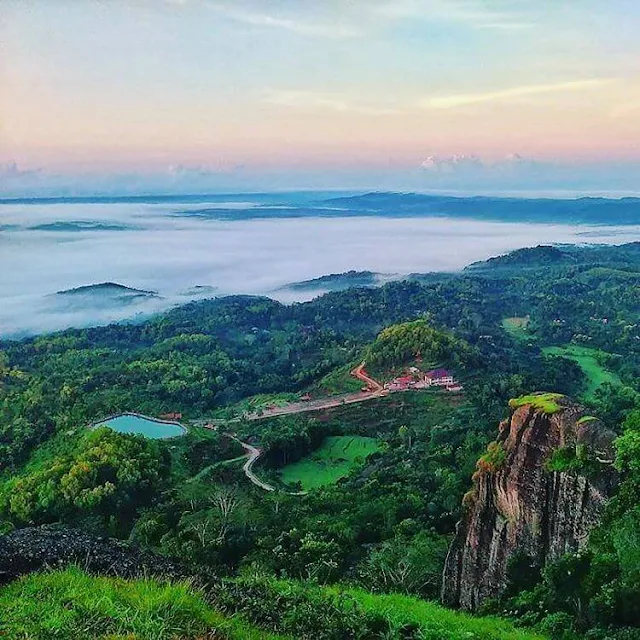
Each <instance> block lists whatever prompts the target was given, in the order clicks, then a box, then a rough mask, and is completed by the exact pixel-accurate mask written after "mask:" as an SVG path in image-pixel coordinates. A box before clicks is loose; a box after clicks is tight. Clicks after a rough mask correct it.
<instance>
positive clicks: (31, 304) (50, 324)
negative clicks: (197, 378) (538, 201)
mask: <svg viewBox="0 0 640 640" xmlns="http://www.w3.org/2000/svg"><path fill="white" fill-rule="evenodd" d="M251 204H252V203H245V204H243V203H234V205H233V207H234V208H242V207H243V206H246V207H248V206H251ZM202 206H203V204H202V203H199V204H198V205H193V204H187V205H181V204H175V203H174V204H161V205H159V204H141V203H133V204H131V203H126V204H122V203H120V204H76V203H74V204H11V205H0V273H2V278H1V279H0V335H1V336H13V335H24V334H27V333H35V332H42V331H51V330H56V329H62V328H65V327H68V326H86V325H90V324H99V323H105V322H109V321H113V320H120V319H124V318H131V317H135V316H136V315H139V314H141V313H144V314H146V313H150V312H152V311H157V310H160V309H166V308H168V307H170V306H173V305H175V304H179V303H184V302H186V301H188V300H191V299H197V298H199V297H211V296H212V291H213V292H214V294H215V295H224V294H232V293H249V294H265V295H269V296H271V297H275V298H277V299H279V300H282V301H284V302H291V301H294V300H303V299H309V298H311V297H314V296H315V295H318V293H320V292H319V291H317V290H316V291H308V290H305V291H295V292H294V291H290V290H288V289H286V288H285V289H282V287H283V286H284V285H287V284H289V283H293V282H298V281H301V280H307V279H311V278H315V277H318V276H321V275H324V274H328V273H339V272H343V271H348V270H351V269H354V270H370V271H375V272H380V273H384V274H397V275H403V274H408V273H416V272H428V271H451V270H458V269H461V268H462V267H464V266H465V265H467V264H469V263H470V262H474V261H476V260H482V259H485V258H488V257H491V256H495V255H498V254H501V253H505V252H507V251H509V250H512V249H516V248H519V247H524V246H533V245H536V244H540V243H608V244H621V243H623V242H629V241H633V240H637V239H638V238H639V237H640V226H626V227H612V226H608V227H597V226H589V227H587V226H578V227H576V226H568V225H543V224H523V223H499V222H481V221H471V220H460V219H457V220H452V219H444V218H419V217H411V218H385V217H366V218H364V217H362V218H361V217H348V218H336V217H333V218H316V217H302V218H291V219H269V218H267V219H253V220H241V221H229V220H215V219H202V218H198V217H179V216H176V215H175V213H176V212H177V211H184V210H185V209H189V207H192V208H194V209H197V208H202ZM206 206H207V207H209V208H213V207H215V206H216V203H206ZM221 206H222V205H221ZM224 206H227V205H226V204H225V205H224ZM100 282H116V283H119V284H123V285H126V286H128V287H134V288H137V289H144V290H152V291H157V292H158V293H159V295H160V296H161V297H160V298H152V299H147V300H145V299H135V300H134V301H131V302H129V303H128V304H114V305H104V304H95V305H93V304H91V303H90V302H87V306H86V307H85V306H84V303H83V304H82V305H78V303H77V301H76V302H75V303H74V304H70V303H69V302H68V300H67V299H66V298H67V297H65V296H56V295H55V293H56V292H57V291H60V290H65V289H70V288H74V287H79V286H83V285H90V284H94V283H100ZM194 287H196V288H194ZM198 287H201V288H198ZM212 288H215V289H212ZM105 306H106V308H105Z"/></svg>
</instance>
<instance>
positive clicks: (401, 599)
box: [345, 589, 542, 640]
mask: <svg viewBox="0 0 640 640" xmlns="http://www.w3.org/2000/svg"><path fill="white" fill-rule="evenodd" d="M345 593H347V594H349V595H350V596H351V597H352V598H354V600H356V602H358V603H359V604H360V605H361V606H362V608H363V609H364V610H365V611H371V612H375V613H378V614H382V615H383V616H384V617H385V618H388V619H389V620H391V621H392V622H393V623H394V624H395V625H396V626H397V627H403V626H405V625H407V626H412V625H415V626H417V627H418V628H419V629H420V631H421V632H422V634H423V637H425V638H434V639H436V638H437V639H442V640H444V639H445V638H446V640H464V639H466V638H482V639H483V640H542V636H539V635H537V634H535V633H532V632H531V631H522V630H520V629H516V628H515V627H514V626H513V625H512V624H511V623H510V622H508V621H507V620H503V619H500V618H493V617H476V616H471V615H466V614H464V613H460V612H458V611H452V610H450V609H445V608H444V607H441V606H439V605H437V604H435V603H433V602H427V601H425V600H418V599H417V598H412V597H409V596H403V595H399V594H390V595H376V594H372V593H370V592H368V591H363V590H361V589H348V590H346V591H345Z"/></svg>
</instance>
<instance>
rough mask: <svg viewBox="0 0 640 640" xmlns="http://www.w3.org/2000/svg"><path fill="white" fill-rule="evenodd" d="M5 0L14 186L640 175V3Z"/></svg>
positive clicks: (1, 74)
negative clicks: (134, 177)
mask: <svg viewBox="0 0 640 640" xmlns="http://www.w3.org/2000/svg"><path fill="white" fill-rule="evenodd" d="M0 4H1V8H0V11H1V15H0V165H2V168H0V180H1V181H2V183H0V192H4V193H14V192H18V191H20V190H21V189H23V188H24V189H25V190H26V191H28V190H29V189H30V188H36V187H37V186H38V185H43V184H49V185H58V186H60V185H62V184H63V183H65V180H67V183H69V184H76V185H77V184H81V183H82V181H83V180H84V181H85V182H86V184H94V185H101V186H100V188H104V189H108V188H111V189H116V190H117V188H118V185H120V186H122V187H123V188H124V186H125V185H128V187H127V188H135V184H138V186H139V187H140V188H141V189H143V190H144V189H151V188H157V185H158V184H162V180H161V179H164V180H167V179H170V180H171V181H173V183H172V184H174V186H176V185H177V187H176V188H178V187H180V186H182V187H184V188H207V187H215V186H216V185H219V186H220V187H223V186H229V187H240V186H243V185H244V186H246V187H250V186H252V185H255V186H259V187H260V188H269V187H270V186H272V187H273V188H284V187H287V186H305V187H318V188H328V187H331V186H335V187H341V188H345V187H354V188H358V187H360V186H363V187H364V186H367V187H369V186H376V185H377V184H379V185H381V186H382V187H384V188H387V186H388V187H389V188H393V187H394V186H397V187H398V188H403V187H406V186H413V188H419V187H420V186H424V188H425V189H428V188H436V189H437V188H438V187H439V186H440V187H443V188H444V187H446V188H464V186H465V184H466V185H467V186H469V188H470V189H472V190H473V189H474V188H475V189H477V190H486V189H488V188H490V187H491V186H492V185H493V186H495V187H496V188H527V189H535V188H536V187H537V186H540V187H545V188H546V187H549V188H550V187H553V188H554V189H561V188H562V187H563V184H561V182H560V181H558V180H557V179H556V180H555V181H554V180H551V177H550V176H558V175H565V176H566V177H567V187H568V188H571V189H579V188H581V187H583V188H584V189H585V190H589V189H603V190H606V189H607V188H609V187H610V188H611V189H612V190H615V189H620V190H624V189H632V188H633V185H634V184H635V185H636V187H637V188H640V180H639V178H640V171H639V167H640V38H639V37H638V33H639V32H640V2H638V0H606V1H605V0H557V1H556V0H554V1H538V2H536V1H533V0H323V1H320V0H318V1H315V0H313V1H312V0H228V1H227V0H55V1H54V0H0ZM558 171H559V172H560V173H558ZM563 171H564V172H565V173H564V174H563V173H562V172H563ZM514 175H517V176H520V179H519V180H516V179H515V178H514ZM107 176H108V177H109V178H108V179H107ZM131 176H136V177H137V178H136V179H137V180H138V182H137V183H135V184H134V182H135V181H134V182H131V180H129V183H127V179H128V177H131ZM141 176H142V177H141ZM505 176H506V177H505ZM608 177H610V178H611V183H610V184H609V183H608V182H607V178H608ZM72 178H73V181H71V179H72ZM118 180H120V182H118ZM145 180H146V182H145ZM154 180H156V182H154ZM47 181H49V182H47ZM70 181H71V182H70ZM74 181H75V182H74ZM92 181H93V182H92ZM465 181H466V182H465ZM109 185H110V186H109ZM132 185H134V186H133V187H132ZM474 185H477V186H474ZM482 185H484V186H482ZM3 187H4V188H3ZM96 188H98V187H96Z"/></svg>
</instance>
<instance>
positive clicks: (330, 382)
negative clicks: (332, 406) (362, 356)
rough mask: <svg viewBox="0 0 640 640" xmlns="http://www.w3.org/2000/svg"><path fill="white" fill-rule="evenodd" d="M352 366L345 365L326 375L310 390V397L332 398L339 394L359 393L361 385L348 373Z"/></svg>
mask: <svg viewBox="0 0 640 640" xmlns="http://www.w3.org/2000/svg"><path fill="white" fill-rule="evenodd" d="M353 366H355V365H353ZM353 366H352V364H347V365H345V366H344V367H340V368H338V369H335V370H334V371H332V372H331V373H328V374H327V375H326V376H324V378H322V379H321V380H320V381H319V382H317V383H316V384H315V385H314V386H313V387H312V388H311V389H310V392H311V394H312V396H313V397H316V396H324V395H329V396H332V395H337V394H340V393H355V392H357V391H360V389H361V388H362V387H363V383H362V382H361V381H360V380H358V379H357V378H354V377H353V376H352V375H351V373H350V372H351V370H352V369H353Z"/></svg>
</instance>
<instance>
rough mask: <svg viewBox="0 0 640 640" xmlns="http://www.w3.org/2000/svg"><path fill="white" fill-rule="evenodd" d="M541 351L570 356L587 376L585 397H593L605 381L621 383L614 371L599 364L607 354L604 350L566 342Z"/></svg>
mask: <svg viewBox="0 0 640 640" xmlns="http://www.w3.org/2000/svg"><path fill="white" fill-rule="evenodd" d="M542 352H543V353H544V354H545V355H548V356H561V357H563V358H570V359H571V360H573V361H574V362H576V363H577V364H578V365H579V366H580V368H581V369H582V371H583V372H584V374H585V376H586V378H587V388H586V389H585V391H584V394H583V395H584V397H585V398H593V397H594V394H595V392H596V391H597V390H598V388H599V387H600V386H601V385H602V384H604V383H605V382H609V383H611V384H613V385H618V384H621V382H620V378H618V376H617V375H616V374H615V373H612V372H611V371H607V369H605V368H604V367H603V366H602V365H601V364H600V360H601V358H602V357H603V356H605V355H607V354H606V353H605V352H604V351H600V350H598V349H589V348H588V347H580V346H577V345H574V344H567V345H564V346H561V347H545V348H544V349H543V350H542Z"/></svg>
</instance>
